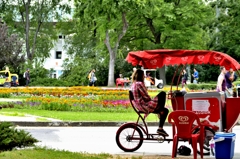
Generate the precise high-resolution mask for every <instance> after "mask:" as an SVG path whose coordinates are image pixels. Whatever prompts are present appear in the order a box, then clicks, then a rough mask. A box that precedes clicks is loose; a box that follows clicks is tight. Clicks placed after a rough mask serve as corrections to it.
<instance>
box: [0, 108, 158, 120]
mask: <svg viewBox="0 0 240 159" xmlns="http://www.w3.org/2000/svg"><path fill="white" fill-rule="evenodd" d="M0 114H1V115H9V116H18V114H19V116H23V114H30V115H36V116H41V117H47V118H54V119H59V120H63V121H136V119H137V117H138V116H137V114H136V113H135V112H128V113H115V112H114V113H112V112H69V111H68V112H67V111H49V110H36V109H14V108H3V109H2V110H1V111H0ZM11 114H14V115H11ZM147 121H158V119H157V116H156V115H155V114H149V116H148V118H147Z"/></svg>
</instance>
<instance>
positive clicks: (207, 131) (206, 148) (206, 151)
mask: <svg viewBox="0 0 240 159" xmlns="http://www.w3.org/2000/svg"><path fill="white" fill-rule="evenodd" d="M199 132H200V129H199V128H197V129H195V130H194V131H193V133H194V134H198V133H199ZM214 135H215V131H214V130H213V129H211V128H210V127H205V138H204V145H203V155H210V148H209V141H210V140H211V139H212V137H214ZM198 154H200V148H199V147H198Z"/></svg>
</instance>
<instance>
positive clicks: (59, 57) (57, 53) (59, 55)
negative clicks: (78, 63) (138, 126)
mask: <svg viewBox="0 0 240 159" xmlns="http://www.w3.org/2000/svg"><path fill="white" fill-rule="evenodd" d="M56 59H62V51H56Z"/></svg>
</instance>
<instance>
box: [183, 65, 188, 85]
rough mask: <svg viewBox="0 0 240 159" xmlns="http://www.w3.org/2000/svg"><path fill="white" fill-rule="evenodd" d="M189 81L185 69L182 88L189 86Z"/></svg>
mask: <svg viewBox="0 0 240 159" xmlns="http://www.w3.org/2000/svg"><path fill="white" fill-rule="evenodd" d="M187 80H188V73H187V71H186V70H185V69H183V72H182V88H183V87H184V86H185V85H186V84H187Z"/></svg>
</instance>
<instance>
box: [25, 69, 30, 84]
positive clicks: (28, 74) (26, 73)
mask: <svg viewBox="0 0 240 159" xmlns="http://www.w3.org/2000/svg"><path fill="white" fill-rule="evenodd" d="M29 71H30V70H29V68H28V69H27V70H26V72H25V73H24V77H25V80H26V85H25V86H28V85H29V83H30V72H29Z"/></svg>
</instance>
